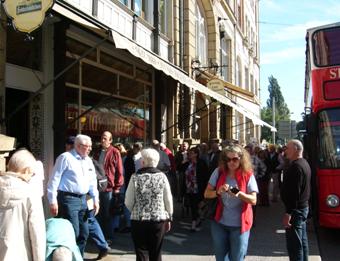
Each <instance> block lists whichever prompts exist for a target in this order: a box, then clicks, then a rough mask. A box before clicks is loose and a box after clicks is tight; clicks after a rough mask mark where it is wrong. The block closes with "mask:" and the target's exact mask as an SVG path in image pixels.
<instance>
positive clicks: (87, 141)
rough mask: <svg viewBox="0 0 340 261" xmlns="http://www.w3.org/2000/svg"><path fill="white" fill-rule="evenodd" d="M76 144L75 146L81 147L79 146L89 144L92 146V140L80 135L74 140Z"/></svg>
mask: <svg viewBox="0 0 340 261" xmlns="http://www.w3.org/2000/svg"><path fill="white" fill-rule="evenodd" d="M74 144H75V145H79V144H88V145H92V140H91V137H89V136H87V135H84V134H78V135H77V136H76V138H75V140H74Z"/></svg>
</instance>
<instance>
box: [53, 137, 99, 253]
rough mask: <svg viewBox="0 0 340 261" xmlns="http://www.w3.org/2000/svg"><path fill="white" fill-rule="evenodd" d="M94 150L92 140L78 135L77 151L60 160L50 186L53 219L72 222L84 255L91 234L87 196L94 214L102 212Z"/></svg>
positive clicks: (62, 155) (54, 169)
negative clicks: (87, 215) (91, 155)
mask: <svg viewBox="0 0 340 261" xmlns="http://www.w3.org/2000/svg"><path fill="white" fill-rule="evenodd" d="M91 148H92V141H91V138H90V137H89V136H86V135H82V134H79V135H77V137H76V138H75V141H74V149H72V150H70V151H68V152H64V153H63V154H61V155H60V156H59V157H58V158H57V160H56V163H55V165H54V168H53V170H52V175H51V177H50V179H49V182H48V185H47V197H48V201H49V204H50V211H51V214H52V216H59V217H62V218H65V219H68V220H69V221H70V222H71V224H72V226H73V229H74V232H75V235H76V238H77V245H78V247H79V249H80V252H81V253H82V254H84V250H85V245H86V241H87V237H88V234H89V230H88V224H87V217H86V213H87V204H86V194H89V195H90V196H91V197H92V198H93V207H94V209H95V212H96V213H97V212H98V210H99V198H98V190H97V179H96V173H95V168H94V166H93V163H92V160H91V158H89V156H88V154H89V152H90V151H91Z"/></svg>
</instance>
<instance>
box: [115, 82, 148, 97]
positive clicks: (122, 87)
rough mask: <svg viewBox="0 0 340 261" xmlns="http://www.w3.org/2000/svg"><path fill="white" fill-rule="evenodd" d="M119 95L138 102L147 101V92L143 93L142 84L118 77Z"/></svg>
mask: <svg viewBox="0 0 340 261" xmlns="http://www.w3.org/2000/svg"><path fill="white" fill-rule="evenodd" d="M119 95H120V96H124V97H128V98H132V99H134V100H138V101H149V96H148V92H145V91H144V84H143V83H141V82H137V81H135V80H133V79H129V78H126V77H123V76H120V77H119Z"/></svg>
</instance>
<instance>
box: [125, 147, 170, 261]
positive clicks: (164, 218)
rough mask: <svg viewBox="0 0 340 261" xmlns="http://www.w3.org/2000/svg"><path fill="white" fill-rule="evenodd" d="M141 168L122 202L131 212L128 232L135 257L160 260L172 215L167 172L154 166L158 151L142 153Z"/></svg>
mask: <svg viewBox="0 0 340 261" xmlns="http://www.w3.org/2000/svg"><path fill="white" fill-rule="evenodd" d="M141 155H142V162H143V163H142V164H143V167H142V168H141V169H139V170H138V171H137V173H135V174H133V175H132V176H131V179H130V182H129V185H128V188H127V191H126V195H125V205H126V207H127V208H128V209H129V210H130V212H131V234H132V239H133V242H134V245H135V251H136V259H137V260H147V258H146V257H145V256H144V254H143V250H147V251H148V254H149V260H150V261H155V260H161V247H162V243H163V238H164V234H165V233H166V232H168V231H169V230H170V221H171V219H172V214H173V204H172V195H171V189H170V185H169V182H168V179H167V177H166V175H165V174H164V173H163V172H161V171H160V170H159V169H157V168H156V166H157V164H158V161H159V154H158V152H157V151H156V150H154V149H144V150H142V152H141Z"/></svg>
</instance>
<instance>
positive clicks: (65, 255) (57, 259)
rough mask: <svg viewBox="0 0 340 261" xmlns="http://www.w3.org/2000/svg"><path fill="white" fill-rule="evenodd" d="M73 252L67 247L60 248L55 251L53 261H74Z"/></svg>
mask: <svg viewBox="0 0 340 261" xmlns="http://www.w3.org/2000/svg"><path fill="white" fill-rule="evenodd" d="M72 259H73V255H72V251H71V250H70V249H68V248H67V247H64V246H60V247H58V248H56V249H55V250H54V251H53V254H52V261H72Z"/></svg>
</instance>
